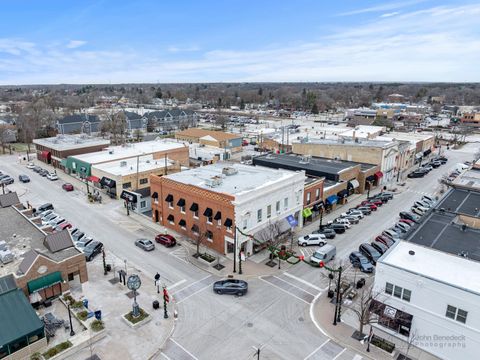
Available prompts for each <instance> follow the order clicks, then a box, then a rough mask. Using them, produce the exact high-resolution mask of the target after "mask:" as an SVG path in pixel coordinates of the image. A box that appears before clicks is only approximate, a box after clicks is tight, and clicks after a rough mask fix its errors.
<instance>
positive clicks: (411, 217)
mask: <svg viewBox="0 0 480 360" xmlns="http://www.w3.org/2000/svg"><path fill="white" fill-rule="evenodd" d="M398 215H399V216H400V219H407V220H411V221H413V222H415V223H418V221H417V219H418V216H416V215H414V214H412V213H409V212H408V211H401V212H400V213H399V214H398Z"/></svg>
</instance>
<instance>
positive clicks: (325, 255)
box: [310, 244, 337, 264]
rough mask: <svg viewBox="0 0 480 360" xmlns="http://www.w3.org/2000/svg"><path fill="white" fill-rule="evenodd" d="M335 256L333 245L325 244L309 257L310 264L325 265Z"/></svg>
mask: <svg viewBox="0 0 480 360" xmlns="http://www.w3.org/2000/svg"><path fill="white" fill-rule="evenodd" d="M335 255H337V248H336V247H335V245H331V244H325V245H323V246H322V247H321V248H320V249H318V250H316V251H315V252H314V253H313V255H312V256H310V262H312V263H315V264H320V262H323V263H327V262H329V261H330V260H332V259H333V258H335Z"/></svg>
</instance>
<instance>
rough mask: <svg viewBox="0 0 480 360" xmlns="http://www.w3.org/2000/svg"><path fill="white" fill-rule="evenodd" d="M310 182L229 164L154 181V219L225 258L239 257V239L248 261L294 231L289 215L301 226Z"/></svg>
mask: <svg viewBox="0 0 480 360" xmlns="http://www.w3.org/2000/svg"><path fill="white" fill-rule="evenodd" d="M304 181H305V173H304V172H303V171H302V172H292V171H287V170H273V169H269V168H264V167H257V166H256V167H252V166H247V165H240V164H226V163H216V164H213V165H208V166H203V167H199V168H196V169H191V170H187V171H183V172H180V173H176V174H172V175H167V176H162V177H158V176H150V182H151V193H152V219H153V221H155V222H160V223H161V224H162V225H163V226H165V227H167V228H170V229H172V230H175V231H176V232H178V233H180V234H183V235H185V236H187V237H189V238H191V239H193V240H197V239H198V238H199V237H201V239H202V243H203V244H204V245H206V246H207V247H209V248H211V249H213V250H215V251H217V252H219V253H221V254H232V253H233V252H234V244H235V238H236V241H237V250H239V249H241V250H242V251H243V252H244V253H245V254H246V255H247V256H248V254H253V253H255V252H257V251H258V250H259V249H261V248H262V246H261V245H262V244H260V243H261V242H262V241H265V242H266V241H268V240H269V237H274V236H277V235H279V234H280V233H282V232H285V231H287V230H288V229H290V226H289V225H288V222H287V220H286V219H287V217H288V216H293V217H295V218H296V219H297V221H298V223H299V224H300V226H301V224H302V209H303V187H304ZM269 229H270V230H272V231H271V232H270V233H267V232H268V230H269ZM237 230H239V231H237ZM241 232H242V233H243V234H249V235H253V236H254V238H255V239H257V240H258V239H260V241H257V240H252V238H250V237H247V236H245V235H243V234H242V233H241ZM274 232H275V233H274ZM276 232H278V233H276Z"/></svg>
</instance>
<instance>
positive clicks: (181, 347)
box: [170, 338, 198, 360]
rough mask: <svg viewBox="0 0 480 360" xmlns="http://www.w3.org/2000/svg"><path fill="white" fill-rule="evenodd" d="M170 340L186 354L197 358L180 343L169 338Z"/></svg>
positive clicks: (196, 359)
mask: <svg viewBox="0 0 480 360" xmlns="http://www.w3.org/2000/svg"><path fill="white" fill-rule="evenodd" d="M170 340H171V341H172V342H173V343H174V344H175V345H177V346H178V347H179V348H180V349H182V350H183V351H185V352H186V353H187V354H188V355H190V356H191V357H192V358H193V359H195V360H198V358H196V357H195V356H193V354H192V353H191V352H190V351H188V350H187V349H185V348H184V347H183V346H182V345H180V344H179V343H178V342H176V341H175V339H172V338H170Z"/></svg>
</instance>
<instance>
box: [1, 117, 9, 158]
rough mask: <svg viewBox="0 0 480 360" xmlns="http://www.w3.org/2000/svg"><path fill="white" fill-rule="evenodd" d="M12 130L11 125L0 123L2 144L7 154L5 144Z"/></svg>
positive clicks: (3, 150)
mask: <svg viewBox="0 0 480 360" xmlns="http://www.w3.org/2000/svg"><path fill="white" fill-rule="evenodd" d="M10 131H11V126H8V125H3V124H0V146H1V147H2V153H3V154H5V145H6V143H7V142H8V133H9V132H10Z"/></svg>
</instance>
